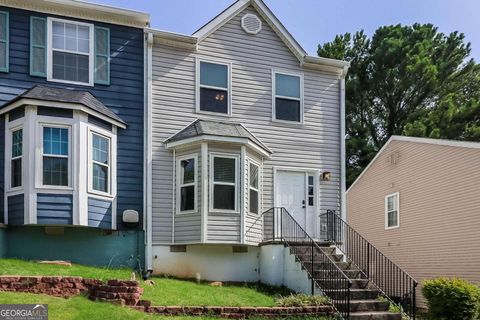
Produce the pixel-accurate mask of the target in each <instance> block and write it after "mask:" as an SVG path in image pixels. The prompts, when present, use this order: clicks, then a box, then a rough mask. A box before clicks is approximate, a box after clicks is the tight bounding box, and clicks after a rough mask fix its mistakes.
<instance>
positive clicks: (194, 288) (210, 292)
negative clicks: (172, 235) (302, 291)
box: [142, 277, 290, 307]
mask: <svg viewBox="0 0 480 320" xmlns="http://www.w3.org/2000/svg"><path fill="white" fill-rule="evenodd" d="M152 279H153V281H155V286H146V285H144V286H143V287H144V289H145V292H144V293H143V296H142V298H143V299H147V300H151V301H152V303H153V304H154V305H170V306H187V305H189V306H231V307H239V306H253V307H272V306H275V305H276V300H277V299H278V298H279V297H280V295H288V294H290V291H289V290H287V289H282V288H275V287H269V286H265V285H260V284H245V285H228V284H227V285H225V284H224V285H223V286H222V287H212V286H210V285H209V284H208V283H196V282H194V281H185V280H178V279H170V278H159V277H154V278H152Z"/></svg>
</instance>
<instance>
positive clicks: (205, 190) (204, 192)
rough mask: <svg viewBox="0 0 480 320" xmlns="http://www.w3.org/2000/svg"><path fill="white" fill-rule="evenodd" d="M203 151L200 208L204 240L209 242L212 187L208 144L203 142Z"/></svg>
mask: <svg viewBox="0 0 480 320" xmlns="http://www.w3.org/2000/svg"><path fill="white" fill-rule="evenodd" d="M201 153H202V166H201V168H202V169H201V170H202V208H201V210H200V212H201V215H202V238H201V240H202V242H207V240H208V238H207V233H208V193H209V191H210V188H209V187H208V174H209V172H208V144H207V143H206V142H203V143H202V145H201Z"/></svg>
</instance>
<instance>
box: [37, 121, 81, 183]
mask: <svg viewBox="0 0 480 320" xmlns="http://www.w3.org/2000/svg"><path fill="white" fill-rule="evenodd" d="M39 118H40V117H37V121H36V123H37V125H36V128H37V141H36V142H35V145H36V149H37V150H38V157H37V163H36V166H35V167H36V168H37V169H38V170H37V172H36V183H35V188H38V189H50V190H69V191H72V190H73V189H74V188H73V185H74V183H73V177H74V175H73V172H72V171H73V156H72V154H73V153H72V151H73V150H74V149H73V140H74V139H73V122H74V121H73V120H71V119H69V120H71V121H61V120H60V118H56V119H55V121H56V122H47V121H43V120H38V119H39ZM50 118H51V117H50ZM57 119H58V120H57ZM44 127H49V128H62V129H68V156H60V155H53V156H54V157H58V158H62V157H63V158H67V159H68V185H67V186H52V185H44V184H43V157H44V156H45V155H44V153H43V128H44ZM47 156H48V155H47Z"/></svg>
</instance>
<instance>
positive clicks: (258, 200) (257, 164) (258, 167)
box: [247, 159, 262, 215]
mask: <svg viewBox="0 0 480 320" xmlns="http://www.w3.org/2000/svg"><path fill="white" fill-rule="evenodd" d="M247 164H248V179H247V180H248V213H249V214H251V215H259V214H260V196H261V195H260V190H261V189H262V185H261V179H260V173H261V171H260V170H261V166H260V164H259V163H258V162H256V161H254V160H252V159H249V160H248V162H247ZM250 164H253V165H254V166H256V167H257V169H258V170H257V175H258V177H257V180H258V189H255V188H254V187H252V186H251V185H250ZM250 190H254V191H257V192H258V198H257V211H258V213H254V212H251V211H250Z"/></svg>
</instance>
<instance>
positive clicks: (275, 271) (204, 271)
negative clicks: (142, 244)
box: [153, 245, 311, 294]
mask: <svg viewBox="0 0 480 320" xmlns="http://www.w3.org/2000/svg"><path fill="white" fill-rule="evenodd" d="M180 248H181V247H178V246H177V247H172V249H173V250H178V249H180ZM153 271H154V274H168V275H173V276H176V277H180V278H200V279H201V280H210V281H246V282H256V281H260V282H262V283H266V284H270V285H275V286H286V287H288V288H290V289H292V290H294V291H296V292H302V293H307V294H310V293H311V282H310V280H309V279H308V275H307V273H306V272H305V271H304V270H302V268H301V266H300V263H298V262H296V261H295V256H294V255H292V254H290V251H289V249H288V248H285V247H284V246H283V245H267V246H261V247H254V246H251V247H248V252H244V253H233V252H232V246H230V245H187V246H186V252H171V250H170V246H154V247H153Z"/></svg>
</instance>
